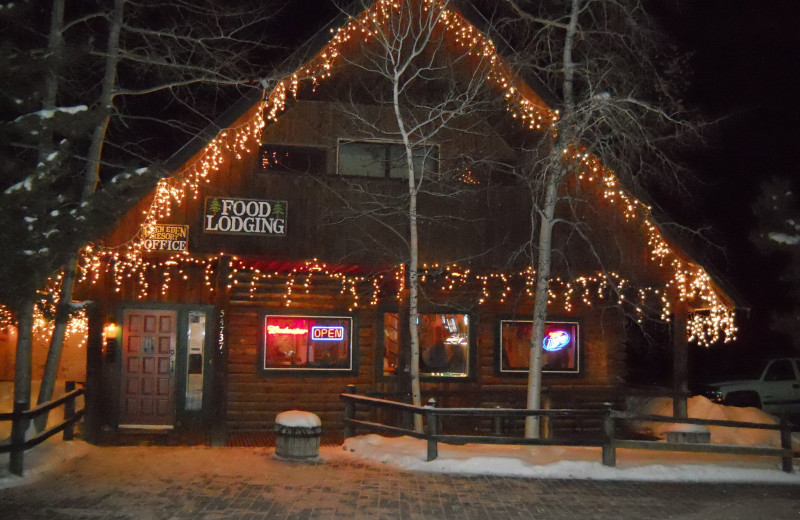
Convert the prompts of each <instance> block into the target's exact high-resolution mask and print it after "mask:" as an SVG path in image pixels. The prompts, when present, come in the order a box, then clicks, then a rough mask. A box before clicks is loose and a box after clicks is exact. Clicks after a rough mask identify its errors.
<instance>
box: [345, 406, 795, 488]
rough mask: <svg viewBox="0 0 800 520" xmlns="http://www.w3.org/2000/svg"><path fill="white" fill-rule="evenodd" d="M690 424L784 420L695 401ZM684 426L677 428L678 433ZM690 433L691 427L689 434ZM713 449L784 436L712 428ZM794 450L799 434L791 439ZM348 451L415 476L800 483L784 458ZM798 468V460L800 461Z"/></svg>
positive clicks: (361, 446)
mask: <svg viewBox="0 0 800 520" xmlns="http://www.w3.org/2000/svg"><path fill="white" fill-rule="evenodd" d="M627 407H628V411H630V412H634V413H640V414H646V415H665V416H671V415H672V400H671V399H670V398H649V399H631V400H629V401H628V403H627ZM688 411H689V417H693V418H705V419H721V420H731V421H741V422H753V423H765V424H777V423H778V420H777V419H776V418H775V417H773V416H771V415H769V414H767V413H764V412H762V411H761V410H758V409H756V408H735V407H729V406H722V405H718V404H714V403H712V402H711V401H709V400H708V399H706V398H705V397H702V396H695V397H692V398H691V399H689V402H688ZM636 424H638V428H636V431H638V432H639V433H643V434H647V435H652V436H655V437H657V438H660V439H663V438H665V437H666V432H667V431H670V430H680V431H698V430H704V427H702V426H701V427H699V428H698V427H696V426H693V425H680V426H677V425H670V424H669V423H655V422H646V423H645V422H639V423H636ZM676 426H677V427H676ZM687 426H688V427H687ZM708 431H710V432H711V443H712V444H736V445H749V446H770V447H780V433H779V432H778V431H769V430H753V429H744V428H728V427H722V426H711V427H708ZM792 445H793V447H794V450H795V451H798V449H800V434H797V433H795V434H794V435H793V437H792ZM344 450H345V451H348V452H350V453H352V454H353V455H354V456H357V457H360V458H363V459H367V460H372V461H376V462H380V463H384V464H391V465H393V466H396V467H399V468H405V469H409V470H413V471H427V472H437V473H463V474H473V475H486V474H492V475H513V476H518V477H531V478H574V479H595V480H643V481H689V482H783V483H798V484H800V468H795V471H794V472H793V473H792V474H787V473H784V472H783V471H781V469H780V468H781V461H780V459H779V458H778V457H775V456H772V457H756V456H743V455H722V454H715V453H688V452H679V451H655V450H632V449H618V450H617V466H616V467H614V468H610V467H606V466H603V465H602V463H601V460H602V450H601V448H590V447H571V446H487V445H478V444H467V445H463V446H454V445H448V444H441V443H440V444H439V457H438V458H437V459H436V460H433V461H431V462H425V457H426V454H427V443H426V441H423V440H418V439H414V438H412V437H400V438H393V439H390V438H386V437H381V436H379V435H363V436H360V437H354V438H351V439H347V440H346V441H345V443H344ZM795 462H796V463H797V461H795Z"/></svg>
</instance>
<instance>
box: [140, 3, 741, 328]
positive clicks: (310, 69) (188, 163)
mask: <svg viewBox="0 0 800 520" xmlns="http://www.w3.org/2000/svg"><path fill="white" fill-rule="evenodd" d="M418 1H421V2H431V3H437V2H441V1H443V0H418ZM356 4H359V3H358V2H356ZM394 4H397V2H392V1H390V0H376V1H375V2H374V3H373V4H372V5H371V7H369V8H367V9H366V10H365V11H360V12H359V11H352V10H350V11H343V12H342V13H341V14H340V15H339V17H337V18H336V19H335V20H333V21H332V22H331V24H329V25H327V26H326V27H324V28H323V29H322V30H321V31H320V32H318V33H317V35H315V36H314V37H312V38H311V39H310V40H309V42H308V43H307V44H306V45H304V46H302V47H301V48H300V49H298V50H297V51H296V52H295V53H293V54H292V56H291V57H290V58H289V59H288V60H287V61H286V62H285V66H286V67H287V69H288V70H290V71H291V72H289V73H287V75H286V76H284V77H283V78H282V79H280V80H278V81H277V82H275V84H274V85H272V86H271V88H269V90H266V91H265V92H263V93H262V91H260V90H255V91H254V92H253V93H252V94H249V95H247V96H244V97H243V98H242V99H240V100H239V101H238V102H236V103H235V104H234V105H233V106H232V107H231V108H230V109H229V110H228V111H226V112H225V113H224V114H223V115H222V116H221V117H220V118H219V119H217V121H216V122H215V124H213V125H211V126H209V128H207V130H206V131H205V132H203V133H201V134H200V135H198V136H197V137H195V138H194V139H192V140H191V141H190V142H188V143H187V144H186V145H185V146H183V147H182V148H181V149H180V150H178V151H177V152H176V153H175V154H174V155H173V156H172V157H171V158H170V159H169V160H168V161H167V162H166V167H167V168H168V169H169V170H170V171H173V172H174V174H173V177H172V178H180V177H181V176H183V177H185V176H187V175H189V176H191V175H195V176H197V175H199V173H198V170H197V166H196V163H197V162H198V161H199V160H201V159H202V157H203V156H204V154H211V155H217V154H219V151H220V150H221V149H222V148H228V149H230V142H231V140H239V139H242V138H243V137H242V136H241V135H238V134H236V131H235V129H233V128H232V127H231V125H233V124H234V122H236V121H239V124H240V127H241V126H242V125H241V120H242V118H243V117H246V116H247V114H252V119H250V120H249V121H248V122H247V123H246V125H244V126H246V127H247V128H246V130H245V132H247V133H249V134H250V135H252V134H253V133H254V131H253V129H254V128H256V127H257V128H258V129H260V128H261V127H262V126H263V125H264V124H265V122H267V121H270V120H276V119H277V118H278V117H279V116H280V114H281V112H282V111H283V110H284V108H285V106H286V103H287V100H289V99H291V98H292V96H294V95H296V92H297V89H298V85H300V84H301V83H302V82H304V81H312V82H318V81H324V80H325V78H326V77H327V76H329V75H330V72H329V71H330V69H331V67H335V66H336V58H337V56H339V55H340V53H341V52H342V51H341V49H342V46H343V44H344V43H345V42H347V41H348V40H349V39H350V38H351V37H352V36H353V35H354V34H357V33H359V32H360V31H361V29H362V26H363V24H364V23H366V21H368V20H369V17H370V15H371V14H374V12H373V11H372V10H375V9H383V10H389V11H390V10H391V9H392V8H393V5H394ZM351 9H352V8H351ZM446 12H447V14H446V16H444V17H443V20H444V21H443V23H444V24H445V26H446V30H453V31H461V32H462V33H463V32H464V31H466V32H468V33H469V34H470V38H472V40H471V41H472V43H471V45H473V46H475V47H476V48H479V49H480V52H487V53H493V56H494V57H496V70H495V71H494V80H495V81H496V84H497V85H498V86H499V87H500V88H502V89H503V90H504V93H505V98H506V100H507V103H508V105H509V107H510V108H509V111H510V112H511V113H512V114H513V115H514V116H516V117H517V118H518V119H519V120H520V121H521V127H522V128H527V129H529V130H532V131H540V132H546V131H547V130H548V129H549V127H550V125H551V124H552V122H553V121H555V120H556V119H557V117H558V116H557V111H555V110H553V109H552V108H551V105H550V104H549V103H548V102H547V101H545V99H547V100H552V95H550V94H549V93H547V92H545V91H544V90H543V87H542V85H541V83H539V82H538V81H536V80H535V78H520V77H519V76H517V75H515V74H514V73H513V71H511V70H510V69H509V67H508V65H507V64H506V63H505V61H504V60H503V59H502V58H501V57H500V55H499V54H498V53H497V49H496V46H495V43H494V42H493V41H491V40H490V39H489V38H488V37H486V36H485V34H483V33H482V32H480V31H479V30H478V29H477V28H476V25H475V24H478V25H485V20H483V19H482V18H481V17H480V16H479V13H478V12H477V11H476V10H474V9H470V8H464V9H463V10H456V9H453V8H448V9H447V11H446ZM473 19H475V23H473ZM473 37H474V38H473ZM537 89H538V91H537ZM244 138H245V139H246V138H247V136H245V137H244ZM237 142H238V141H237ZM582 155H583V156H584V159H583V160H582V162H581V164H580V166H579V168H581V169H583V170H585V172H587V174H588V175H593V176H594V178H595V179H597V180H598V184H600V185H603V186H604V187H605V189H607V190H613V191H614V193H615V197H616V199H617V200H618V201H619V204H620V207H623V208H626V209H623V210H621V211H622V212H623V213H625V216H626V218H627V219H629V220H638V221H639V222H640V223H641V229H643V230H644V233H646V238H647V242H648V244H649V247H650V248H651V251H650V256H651V258H652V259H653V260H654V262H660V263H661V264H662V265H664V266H665V269H671V270H672V271H673V272H672V274H671V282H670V284H672V285H673V289H674V290H675V291H676V292H677V293H679V294H680V295H681V296H682V297H686V298H694V299H698V300H700V302H701V303H700V304H699V305H698V306H697V307H700V308H706V309H708V310H709V312H710V313H711V316H710V317H708V318H701V320H703V319H707V322H706V325H707V326H714V327H717V328H720V327H721V328H723V329H725V328H726V327H728V328H727V329H726V330H727V332H730V331H731V330H735V328H733V325H732V323H733V309H734V308H736V307H742V306H743V302H742V301H741V299H740V297H739V296H738V295H737V294H736V293H735V292H734V291H733V290H731V289H730V288H729V287H728V286H727V284H725V283H724V282H720V281H719V278H716V279H712V277H711V276H709V274H708V271H707V270H706V269H705V268H704V267H702V266H701V265H699V264H698V263H697V262H696V261H695V260H694V259H693V257H691V256H689V255H688V254H687V250H686V248H685V247H681V246H679V245H678V241H677V240H675V239H674V238H672V237H669V238H668V237H667V236H666V234H665V233H664V232H663V231H662V230H661V228H660V227H659V226H658V224H657V223H656V222H655V220H654V218H653V216H652V214H651V211H650V207H649V206H648V205H646V204H644V203H643V202H641V201H640V200H639V199H637V198H636V197H634V196H632V195H631V194H630V193H628V192H627V191H626V190H624V188H622V187H621V186H620V184H619V181H618V179H617V178H616V177H615V176H614V175H613V172H611V171H608V170H606V169H605V168H604V167H602V163H601V162H600V159H599V158H597V157H595V156H593V155H591V154H590V153H586V151H582ZM198 157H199V158H201V159H198ZM201 162H202V161H201ZM206 163H207V161H206ZM203 168H204V170H203V173H202V175H203V176H205V175H207V174H208V167H207V166H204V167H203ZM212 169H213V168H212ZM598 171H599V172H600V173H598ZM165 182H166V183H169V179H166V180H165ZM190 184H191V183H190ZM164 189H167V190H168V189H169V187H167V188H164ZM155 198H156V199H158V197H155ZM153 214H155V213H153V212H151V215H153ZM720 323H722V325H720Z"/></svg>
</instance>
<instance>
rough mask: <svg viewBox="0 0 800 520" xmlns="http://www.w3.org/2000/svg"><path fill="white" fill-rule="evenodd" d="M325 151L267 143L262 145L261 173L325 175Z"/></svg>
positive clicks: (313, 147)
mask: <svg viewBox="0 0 800 520" xmlns="http://www.w3.org/2000/svg"><path fill="white" fill-rule="evenodd" d="M325 163H326V161H325V149H324V148H319V147H315V146H295V145H288V144H274V143H265V144H263V145H261V171H264V172H269V173H311V174H315V175H321V174H324V173H325Z"/></svg>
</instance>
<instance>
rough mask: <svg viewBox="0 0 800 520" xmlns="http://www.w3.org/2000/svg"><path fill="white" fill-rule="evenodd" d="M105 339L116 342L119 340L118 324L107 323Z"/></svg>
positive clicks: (104, 332)
mask: <svg viewBox="0 0 800 520" xmlns="http://www.w3.org/2000/svg"><path fill="white" fill-rule="evenodd" d="M103 338H104V339H105V340H106V341H108V340H115V339H117V324H116V323H113V322H112V323H106V326H105V327H103Z"/></svg>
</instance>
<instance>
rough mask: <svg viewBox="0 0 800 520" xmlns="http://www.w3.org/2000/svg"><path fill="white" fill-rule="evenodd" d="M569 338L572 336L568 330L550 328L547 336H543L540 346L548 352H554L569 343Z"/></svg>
mask: <svg viewBox="0 0 800 520" xmlns="http://www.w3.org/2000/svg"><path fill="white" fill-rule="evenodd" d="M570 339H572V338H571V337H570V335H569V332H567V331H565V330H551V331H550V332H548V333H547V336H545V338H544V341H543V342H542V348H544V349H545V350H546V351H548V352H555V351H558V350H561V349H562V348H564V347H566V346H567V345H569V341H570Z"/></svg>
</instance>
